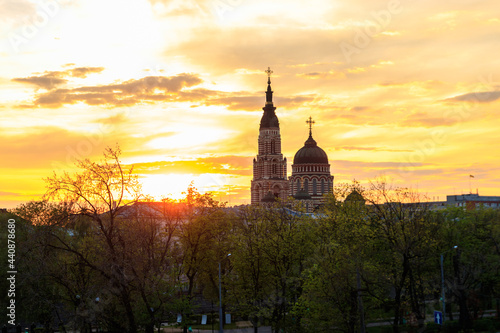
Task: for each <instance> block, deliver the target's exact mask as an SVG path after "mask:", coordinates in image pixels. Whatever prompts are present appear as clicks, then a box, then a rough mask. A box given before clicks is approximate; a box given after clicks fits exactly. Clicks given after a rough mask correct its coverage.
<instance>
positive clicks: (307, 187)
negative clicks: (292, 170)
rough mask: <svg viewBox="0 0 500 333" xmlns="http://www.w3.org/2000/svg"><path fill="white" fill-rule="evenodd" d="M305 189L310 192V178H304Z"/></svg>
mask: <svg viewBox="0 0 500 333" xmlns="http://www.w3.org/2000/svg"><path fill="white" fill-rule="evenodd" d="M304 190H306V192H307V193H309V179H306V180H304Z"/></svg>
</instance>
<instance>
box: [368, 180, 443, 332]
mask: <svg viewBox="0 0 500 333" xmlns="http://www.w3.org/2000/svg"><path fill="white" fill-rule="evenodd" d="M366 197H367V200H368V202H369V203H370V204H371V212H370V214H369V216H370V222H369V223H370V226H371V228H372V229H373V232H374V234H373V239H374V242H375V243H374V245H375V248H374V252H375V253H376V255H377V266H378V267H379V268H380V271H379V272H378V274H377V276H378V277H379V278H380V280H379V281H378V283H379V284H380V285H381V286H383V285H386V286H387V287H389V288H393V290H394V298H393V300H392V304H393V309H394V321H393V329H394V332H398V331H399V325H400V322H401V321H402V315H403V311H404V304H405V303H407V304H408V311H410V312H411V314H412V316H415V318H416V320H417V324H418V326H419V327H423V325H424V319H425V296H426V295H427V294H428V293H429V290H430V286H429V285H428V281H429V279H428V277H429V276H434V274H435V271H434V270H433V269H432V267H433V265H432V264H431V263H432V262H435V258H436V257H437V254H436V253H437V251H436V248H437V238H436V235H437V234H438V230H439V225H438V224H437V221H436V220H435V219H434V215H433V214H431V213H430V210H429V207H428V206H427V205H425V203H423V202H421V196H420V195H419V194H418V193H416V192H414V191H411V190H409V189H406V188H392V187H391V186H389V185H388V184H387V183H386V182H384V181H381V182H375V183H372V184H371V186H370V189H369V191H367V196H366Z"/></svg>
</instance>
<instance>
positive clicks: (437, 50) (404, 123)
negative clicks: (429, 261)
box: [0, 0, 500, 208]
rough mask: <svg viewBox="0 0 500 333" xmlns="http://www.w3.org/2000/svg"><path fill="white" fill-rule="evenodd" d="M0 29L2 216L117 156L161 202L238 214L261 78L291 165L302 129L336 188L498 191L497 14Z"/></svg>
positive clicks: (394, 2)
mask: <svg viewBox="0 0 500 333" xmlns="http://www.w3.org/2000/svg"><path fill="white" fill-rule="evenodd" d="M0 17H1V20H0V43H1V44H0V66H1V71H0V130H1V131H0V142H1V143H0V208H1V207H4V208H12V207H15V206H16V205H18V204H19V203H21V202H26V201H28V200H35V199H38V198H39V197H40V196H41V195H42V194H43V193H44V191H45V184H44V181H43V178H45V177H49V176H51V175H52V174H53V171H55V172H56V173H62V172H63V171H64V170H67V171H69V172H74V171H75V169H74V168H73V165H74V161H75V159H84V158H90V159H92V160H98V159H99V158H100V156H102V152H103V150H104V148H105V147H106V146H115V145H116V144H118V145H119V146H120V147H121V149H122V151H123V154H122V162H123V163H124V164H127V165H129V164H134V167H135V170H136V172H137V173H138V174H139V175H140V177H141V179H142V181H143V183H144V191H145V192H146V193H149V194H151V195H154V196H156V198H158V199H160V198H161V197H162V196H164V197H166V196H172V197H174V198H177V197H179V196H180V193H181V192H182V191H185V190H186V187H187V186H188V184H189V183H190V181H194V185H195V186H196V187H197V188H198V189H199V190H201V191H210V190H214V191H221V192H224V193H222V194H217V198H218V199H221V200H223V201H228V202H229V204H231V205H232V204H240V203H249V201H250V191H249V187H250V180H251V177H252V159H253V157H255V155H256V154H257V136H258V128H259V121H260V118H261V116H262V107H263V106H264V102H265V94H264V91H265V89H266V79H267V76H266V74H265V73H264V70H266V69H267V68H268V66H270V67H271V69H272V70H273V71H274V74H273V76H272V88H273V90H274V102H275V103H274V104H275V106H276V107H277V110H276V112H277V115H278V118H279V121H280V127H281V136H282V149H283V153H284V155H285V156H286V157H287V158H288V161H289V163H291V161H292V160H293V156H294V154H295V152H296V151H297V150H298V149H299V148H301V147H302V146H303V144H304V141H305V140H306V139H307V135H308V127H307V125H306V123H305V121H306V119H307V118H308V117H309V116H312V117H313V119H314V120H315V121H316V124H315V126H314V128H313V135H314V138H315V139H316V141H317V142H318V145H319V146H320V147H322V148H323V149H324V150H325V151H326V152H327V154H328V157H329V160H330V164H331V172H332V174H333V175H334V177H335V184H339V183H342V182H351V181H352V180H354V179H356V180H357V181H360V182H361V183H363V184H364V183H367V182H368V181H370V180H373V179H375V178H377V177H380V176H382V177H386V178H387V179H389V180H390V181H392V182H393V183H394V184H395V185H397V186H407V187H412V188H413V189H418V191H419V192H421V193H424V194H427V195H428V196H429V197H430V198H431V199H432V198H437V197H439V199H441V200H444V199H445V196H446V195H450V194H460V193H468V192H469V191H470V188H472V189H473V191H474V192H475V191H476V188H479V193H480V194H482V195H500V148H499V147H498V146H499V144H500V122H499V120H498V119H499V117H500V56H499V55H500V4H499V3H498V1H493V0H489V1H477V0H476V1H473V0H456V1H430V0H418V1H417V0H389V1H385V0H384V1H373V0H350V1H345V0H344V1H341V0H308V1H305V0H275V1H269V0H268V1H261V0H179V1H178V0H149V1H148V0H76V1H75V0H71V1H70V0H39V1H38V0H37V1H35V0H32V1H28V0H0ZM288 171H289V173H290V172H291V167H290V165H289V167H288ZM470 175H473V176H474V178H471V177H470Z"/></svg>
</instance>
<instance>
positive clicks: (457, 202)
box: [446, 193, 500, 209]
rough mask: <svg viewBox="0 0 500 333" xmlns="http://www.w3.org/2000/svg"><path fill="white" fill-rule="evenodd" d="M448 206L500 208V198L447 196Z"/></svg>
mask: <svg viewBox="0 0 500 333" xmlns="http://www.w3.org/2000/svg"><path fill="white" fill-rule="evenodd" d="M446 205H447V206H455V207H465V208H466V209H475V208H479V207H480V206H483V207H491V208H500V196H482V195H479V194H478V193H477V194H473V193H470V194H461V195H447V196H446Z"/></svg>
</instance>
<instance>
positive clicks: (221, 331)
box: [219, 253, 231, 333]
mask: <svg viewBox="0 0 500 333" xmlns="http://www.w3.org/2000/svg"><path fill="white" fill-rule="evenodd" d="M230 255H231V253H228V254H227V256H226V257H225V258H224V259H226V258H228V257H229V256H230ZM224 259H222V260H224ZM222 260H221V261H219V333H224V321H223V320H222V282H221V281H222V280H221V272H220V271H221V269H220V266H221V262H222Z"/></svg>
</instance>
